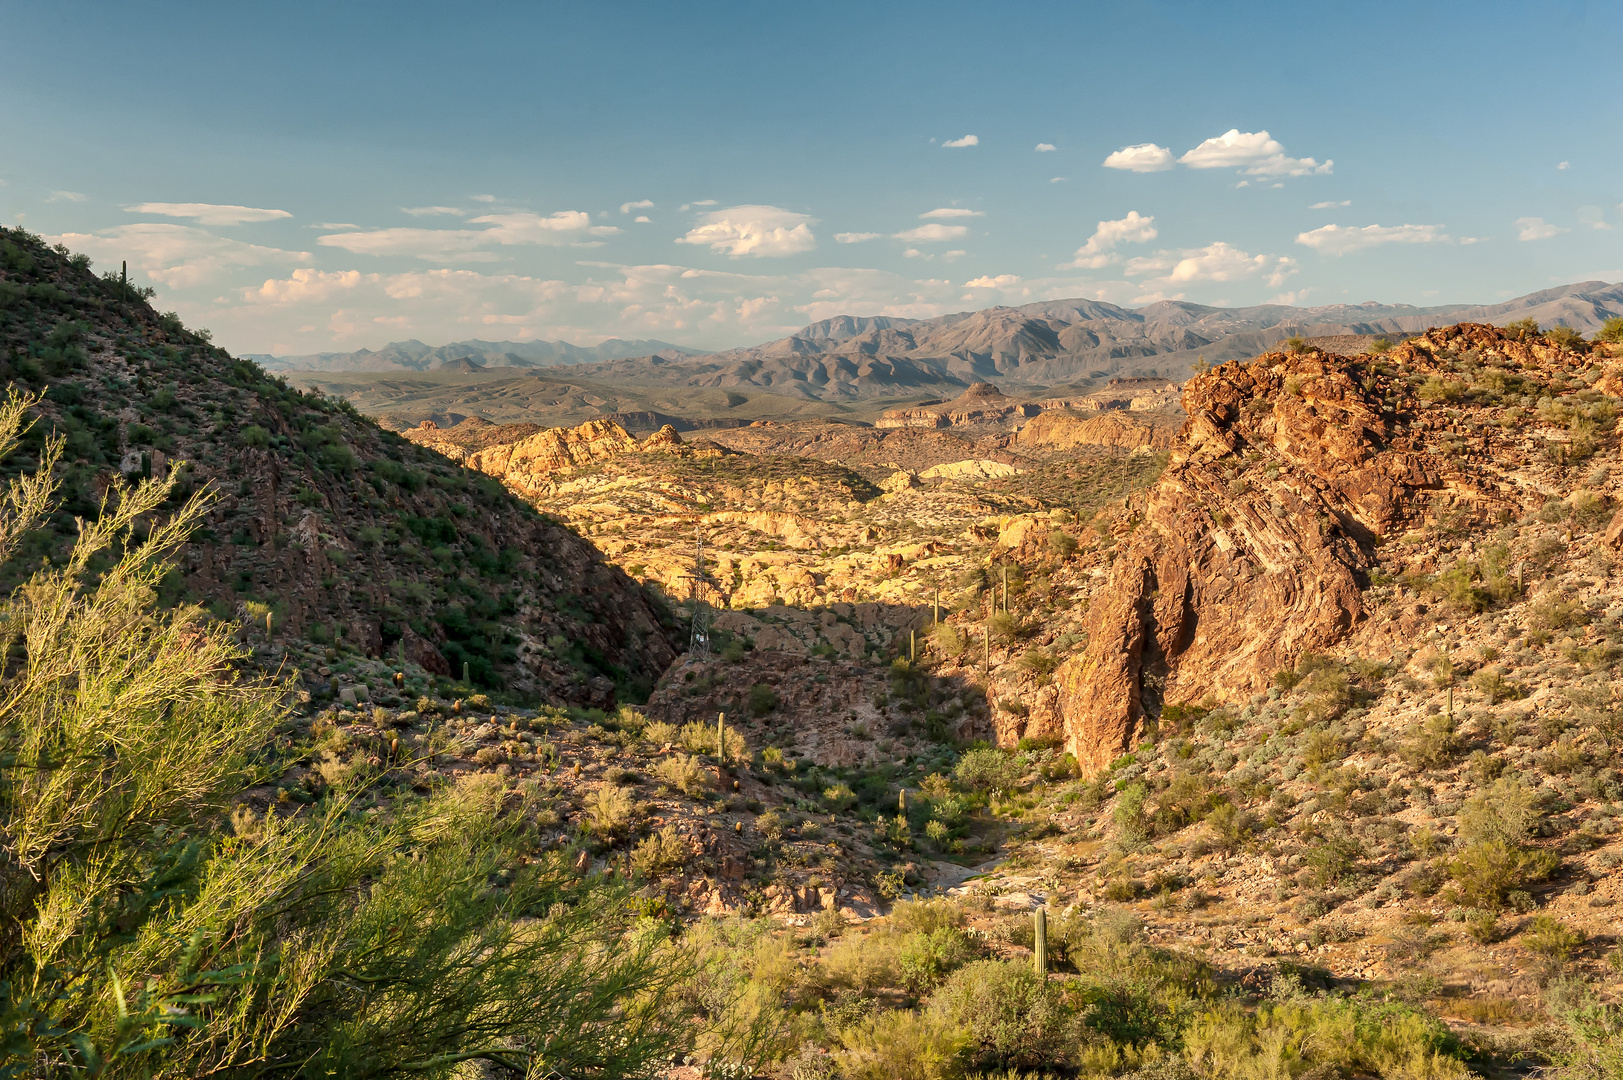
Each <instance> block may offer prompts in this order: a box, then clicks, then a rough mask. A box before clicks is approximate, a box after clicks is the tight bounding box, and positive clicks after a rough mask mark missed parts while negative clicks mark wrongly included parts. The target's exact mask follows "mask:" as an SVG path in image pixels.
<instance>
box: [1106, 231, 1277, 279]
mask: <svg viewBox="0 0 1623 1080" xmlns="http://www.w3.org/2000/svg"><path fill="white" fill-rule="evenodd" d="M1296 270H1297V266H1296V260H1295V259H1293V258H1291V257H1290V256H1288V255H1278V256H1275V255H1251V254H1249V253H1247V252H1244V251H1241V250H1239V249H1238V248H1235V247H1232V246H1230V245H1228V244H1225V243H1223V242H1222V241H1221V240H1220V241H1218V242H1217V243H1215V244H1208V245H1206V246H1205V247H1203V248H1193V249H1188V250H1184V251H1179V252H1170V251H1159V252H1156V253H1155V254H1154V255H1152V256H1146V257H1142V258H1137V259H1129V260H1128V261H1127V266H1126V273H1127V274H1128V275H1129V276H1138V275H1142V274H1151V273H1159V272H1163V271H1164V272H1165V273H1164V276H1162V277H1159V278H1155V279H1153V280H1151V281H1148V282H1145V284H1146V285H1152V286H1161V287H1165V286H1171V285H1188V284H1193V283H1197V282H1208V281H1211V282H1230V281H1246V280H1249V279H1251V278H1256V277H1260V278H1262V279H1263V280H1264V281H1266V282H1267V283H1268V285H1269V286H1271V287H1273V288H1276V289H1277V288H1278V287H1279V286H1281V285H1282V284H1284V282H1285V279H1286V278H1287V277H1289V276H1290V275H1291V274H1294V273H1296Z"/></svg>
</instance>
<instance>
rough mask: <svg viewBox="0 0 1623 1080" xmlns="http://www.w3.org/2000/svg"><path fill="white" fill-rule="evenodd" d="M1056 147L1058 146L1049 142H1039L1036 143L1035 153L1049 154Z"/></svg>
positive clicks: (1056, 148)
mask: <svg viewBox="0 0 1623 1080" xmlns="http://www.w3.org/2000/svg"><path fill="white" fill-rule="evenodd" d="M1058 149H1059V147H1057V146H1055V145H1054V144H1053V143H1051V142H1040V143H1038V144H1037V153H1039V154H1051V153H1053V152H1054V151H1055V150H1058Z"/></svg>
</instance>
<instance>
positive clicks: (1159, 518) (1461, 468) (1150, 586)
mask: <svg viewBox="0 0 1623 1080" xmlns="http://www.w3.org/2000/svg"><path fill="white" fill-rule="evenodd" d="M1468 349H1475V350H1477V351H1478V353H1479V355H1481V356H1482V357H1484V359H1483V360H1482V362H1483V363H1485V364H1488V365H1497V366H1499V367H1502V368H1505V369H1508V370H1510V371H1511V372H1513V373H1515V374H1517V375H1519V376H1521V377H1532V378H1534V379H1537V380H1538V381H1539V382H1540V383H1542V382H1544V381H1545V380H1547V378H1548V377H1549V375H1550V374H1551V373H1552V372H1557V371H1563V370H1570V369H1573V368H1576V367H1578V366H1581V363H1582V358H1581V357H1579V356H1577V355H1575V354H1571V353H1564V352H1562V351H1560V350H1558V349H1555V348H1553V347H1549V346H1545V345H1542V344H1526V343H1522V342H1520V341H1516V340H1513V339H1511V338H1510V337H1508V336H1507V335H1505V334H1504V333H1503V332H1501V331H1499V330H1496V329H1494V328H1492V327H1487V326H1477V325H1470V324H1462V325H1460V326H1458V327H1450V328H1444V329H1438V330H1433V331H1429V332H1428V333H1427V334H1425V335H1424V336H1423V337H1421V338H1418V339H1416V340H1415V341H1414V342H1412V343H1406V344H1405V345H1402V346H1399V347H1397V348H1395V349H1393V350H1392V351H1391V352H1390V353H1389V354H1388V355H1387V356H1385V357H1384V358H1382V360H1381V361H1372V360H1371V359H1370V358H1368V357H1362V358H1347V357H1334V356H1327V355H1324V354H1319V353H1305V354H1299V355H1286V354H1280V353H1272V354H1268V355H1265V356H1262V357H1259V358H1258V359H1256V360H1254V361H1252V362H1251V363H1249V364H1240V363H1231V364H1225V365H1223V366H1221V367H1218V368H1214V369H1212V370H1211V371H1209V372H1207V373H1205V374H1204V375H1200V376H1197V377H1196V378H1194V379H1192V380H1191V381H1190V382H1189V383H1188V384H1187V385H1186V388H1185V391H1184V398H1183V404H1184V408H1185V410H1186V411H1187V412H1188V414H1189V419H1188V421H1187V422H1186V423H1185V425H1184V427H1183V431H1182V432H1181V434H1180V437H1179V439H1178V442H1177V444H1176V446H1175V447H1174V448H1173V451H1172V460H1171V463H1170V465H1169V467H1168V468H1167V470H1166V472H1165V473H1164V474H1163V476H1162V478H1161V480H1160V482H1159V483H1158V484H1157V485H1156V486H1155V487H1154V488H1153V489H1151V491H1150V492H1149V493H1148V496H1147V498H1146V499H1145V502H1144V504H1143V507H1142V511H1141V513H1140V516H1139V517H1138V519H1137V522H1136V527H1134V528H1133V530H1132V532H1131V533H1130V534H1129V535H1127V536H1125V537H1123V538H1122V542H1121V552H1120V555H1119V556H1118V557H1117V559H1116V561H1115V563H1114V565H1113V567H1112V570H1111V574H1110V578H1109V581H1108V583H1107V585H1106V587H1105V588H1104V589H1102V590H1101V591H1100V594H1099V598H1098V600H1097V601H1096V603H1095V606H1094V608H1093V610H1092V611H1091V612H1090V618H1089V624H1088V628H1089V644H1088V647H1087V649H1086V651H1085V652H1084V653H1083V654H1082V655H1080V656H1078V657H1073V658H1072V659H1070V660H1068V661H1066V663H1064V664H1063V665H1061V667H1060V668H1059V670H1058V671H1056V673H1055V679H1054V685H1055V687H1056V688H1057V689H1056V691H1055V693H1053V694H1052V695H1045V697H1044V700H1042V701H1040V702H1038V707H1037V708H1035V709H1033V711H1032V717H1031V721H1030V724H1029V725H1028V728H1027V731H1028V733H1051V734H1056V735H1062V736H1063V737H1064V739H1065V742H1066V745H1067V747H1068V749H1070V751H1071V752H1072V753H1074V754H1075V755H1076V757H1077V760H1078V761H1079V762H1081V763H1082V765H1083V767H1084V768H1085V769H1087V770H1089V771H1093V770H1097V769H1099V768H1102V767H1103V766H1104V765H1106V764H1108V763H1109V762H1110V761H1111V760H1113V759H1114V758H1115V757H1116V756H1118V755H1119V754H1120V753H1122V752H1123V751H1124V750H1125V749H1127V748H1128V747H1129V746H1131V745H1132V743H1133V742H1134V741H1135V740H1136V738H1137V737H1138V736H1139V735H1140V733H1141V731H1142V726H1143V722H1144V720H1145V717H1146V716H1155V715H1158V714H1159V712H1160V709H1161V706H1162V704H1163V702H1170V701H1184V700H1195V699H1199V698H1202V697H1204V696H1205V695H1207V694H1215V695H1217V696H1218V697H1220V698H1224V699H1227V700H1236V699H1237V698H1239V697H1240V696H1243V695H1247V694H1250V693H1254V692H1256V691H1257V690H1259V689H1262V688H1264V687H1265V686H1266V684H1267V681H1268V678H1269V676H1270V674H1271V673H1272V672H1273V671H1275V670H1278V669H1279V668H1282V667H1288V666H1290V665H1292V664H1294V663H1295V662H1296V661H1297V660H1298V659H1299V658H1300V657H1301V656H1302V655H1303V654H1304V653H1307V652H1310V651H1314V650H1319V649H1323V648H1325V647H1327V646H1329V645H1331V644H1333V643H1335V642H1337V641H1338V640H1340V639H1342V638H1343V637H1344V636H1345V635H1346V634H1347V633H1348V631H1349V630H1351V629H1352V628H1353V627H1355V626H1356V625H1358V624H1359V623H1360V622H1361V621H1362V620H1363V619H1364V618H1365V615H1366V612H1365V608H1364V603H1363V599H1362V596H1361V590H1362V589H1363V588H1364V587H1365V586H1367V584H1368V577H1367V575H1368V572H1369V570H1370V569H1371V568H1372V567H1373V566H1374V565H1375V548H1376V545H1377V544H1378V543H1379V542H1380V541H1381V540H1382V539H1383V538H1386V537H1391V536H1394V535H1395V534H1397V533H1398V532H1400V531H1401V530H1402V529H1403V528H1404V527H1405V526H1406V525H1407V524H1408V523H1410V522H1411V521H1415V520H1418V519H1420V518H1422V517H1423V516H1424V515H1425V514H1426V513H1427V512H1428V511H1429V512H1434V513H1438V512H1443V511H1445V510H1446V511H1455V512H1459V513H1463V514H1465V515H1468V516H1469V517H1470V518H1471V519H1473V520H1475V521H1477V522H1478V523H1482V524H1486V523H1487V522H1488V521H1490V520H1491V519H1492V518H1493V517H1494V516H1495V515H1497V514H1498V513H1500V512H1502V511H1512V512H1514V511H1517V510H1519V509H1520V508H1521V507H1522V505H1523V503H1524V501H1527V500H1529V499H1530V498H1532V497H1535V496H1537V493H1536V492H1530V493H1526V494H1524V493H1523V492H1522V491H1520V490H1519V489H1518V488H1517V487H1516V486H1515V485H1514V483H1512V482H1510V480H1509V478H1507V477H1506V476H1505V471H1506V470H1507V469H1508V468H1510V467H1511V466H1512V465H1513V464H1514V462H1515V461H1516V460H1517V459H1518V457H1519V451H1518V450H1517V444H1518V441H1519V439H1520V437H1521V432H1520V431H1519V430H1517V429H1514V428H1512V429H1508V430H1507V429H1506V428H1504V427H1500V426H1485V427H1481V428H1473V429H1472V430H1471V431H1470V434H1471V438H1470V439H1468V440H1467V441H1466V442H1465V449H1463V450H1456V451H1455V452H1454V453H1452V454H1444V453H1439V452H1438V450H1437V442H1438V436H1436V435H1433V434H1430V433H1432V432H1436V431H1437V430H1438V428H1439V425H1440V424H1443V423H1449V421H1447V420H1446V418H1445V416H1444V415H1443V414H1442V411H1441V410H1439V409H1431V408H1427V407H1426V406H1424V405H1422V404H1421V402H1420V401H1419V400H1418V399H1417V398H1416V397H1415V396H1414V390H1415V389H1416V387H1417V386H1418V385H1419V384H1420V383H1422V382H1424V380H1426V379H1427V378H1432V377H1435V378H1440V379H1443V380H1449V379H1457V377H1456V376H1454V375H1453V370H1454V364H1453V362H1452V360H1451V355H1452V354H1455V353H1458V352H1461V351H1463V350H1468ZM1444 353H1447V354H1451V355H1450V356H1442V355H1440V354H1444ZM1461 388H1463V384H1461ZM1538 497H1539V498H1540V499H1542V497H1541V496H1538Z"/></svg>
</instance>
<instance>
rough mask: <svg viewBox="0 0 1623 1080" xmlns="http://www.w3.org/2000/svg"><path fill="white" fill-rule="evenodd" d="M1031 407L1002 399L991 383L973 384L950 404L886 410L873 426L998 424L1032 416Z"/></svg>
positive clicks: (922, 426)
mask: <svg viewBox="0 0 1623 1080" xmlns="http://www.w3.org/2000/svg"><path fill="white" fill-rule="evenodd" d="M1039 411H1041V410H1039V409H1038V408H1037V406H1035V405H1031V404H1028V403H1025V402H1017V401H1015V400H1013V399H1012V398H1009V397H1006V396H1004V394H1003V392H1002V391H1001V390H999V389H998V388H997V387H995V386H993V385H992V384H991V383H976V384H974V385H973V386H971V387H970V388H969V389H968V390H965V391H964V392H963V393H962V394H960V395H958V397H956V398H954V399H953V400H952V401H947V402H921V403H920V404H918V405H915V406H913V407H912V408H909V409H886V410H885V412H884V413H883V414H881V415H880V417H879V419H878V420H877V421H876V422H875V423H874V427H878V428H945V427H966V426H968V425H971V424H1002V423H1006V422H1008V421H1010V420H1014V419H1017V418H1020V417H1026V416H1036V415H1037V413H1038V412H1039Z"/></svg>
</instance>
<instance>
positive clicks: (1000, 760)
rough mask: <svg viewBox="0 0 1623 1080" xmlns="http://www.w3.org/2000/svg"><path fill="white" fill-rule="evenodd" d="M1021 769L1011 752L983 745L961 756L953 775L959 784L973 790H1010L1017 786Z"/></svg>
mask: <svg viewBox="0 0 1623 1080" xmlns="http://www.w3.org/2000/svg"><path fill="white" fill-rule="evenodd" d="M1023 771H1024V770H1023V769H1022V767H1021V764H1020V761H1019V759H1018V758H1016V757H1015V756H1014V755H1013V754H1006V753H1004V752H1003V751H1002V750H997V749H994V748H991V747H984V748H981V749H976V750H971V751H969V752H968V753H967V754H965V755H964V756H963V757H961V758H960V759H959V760H958V767H957V768H956V769H954V770H953V775H954V776H955V777H956V778H957V779H958V782H959V783H960V784H962V785H964V786H965V787H967V788H970V789H971V790H974V791H983V792H984V791H1012V790H1013V789H1014V788H1016V787H1018V786H1019V784H1020V777H1021V775H1022V773H1023Z"/></svg>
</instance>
